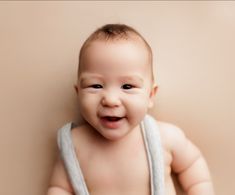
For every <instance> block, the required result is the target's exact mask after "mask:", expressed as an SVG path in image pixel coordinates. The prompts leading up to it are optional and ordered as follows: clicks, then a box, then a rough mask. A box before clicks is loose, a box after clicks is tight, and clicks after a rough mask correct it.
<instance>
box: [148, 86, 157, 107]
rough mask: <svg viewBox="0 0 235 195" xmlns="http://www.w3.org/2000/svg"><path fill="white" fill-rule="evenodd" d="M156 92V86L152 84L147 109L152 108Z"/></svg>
mask: <svg viewBox="0 0 235 195" xmlns="http://www.w3.org/2000/svg"><path fill="white" fill-rule="evenodd" d="M157 90H158V86H157V85H156V84H154V85H153V87H152V89H151V91H150V94H149V105H148V107H149V108H152V107H153V104H154V97H155V95H156V93H157Z"/></svg>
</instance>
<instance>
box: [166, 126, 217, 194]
mask: <svg viewBox="0 0 235 195" xmlns="http://www.w3.org/2000/svg"><path fill="white" fill-rule="evenodd" d="M171 134H172V135H171V136H170V139H171V151H172V157H173V160H172V169H173V171H174V172H175V173H176V174H177V175H178V179H179V182H180V184H181V185H182V187H183V189H184V191H185V192H186V194H187V195H202V194H206V195H214V190H213V186H212V182H211V178H210V173H209V170H208V167H207V164H206V161H205V159H204V158H203V156H202V154H201V152H200V151H199V149H198V148H197V147H196V146H195V145H194V144H193V143H192V142H191V141H190V140H188V139H187V138H186V137H185V135H184V133H183V132H182V131H181V130H180V129H178V128H174V131H171Z"/></svg>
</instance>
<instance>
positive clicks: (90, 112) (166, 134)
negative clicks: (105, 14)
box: [47, 24, 214, 195]
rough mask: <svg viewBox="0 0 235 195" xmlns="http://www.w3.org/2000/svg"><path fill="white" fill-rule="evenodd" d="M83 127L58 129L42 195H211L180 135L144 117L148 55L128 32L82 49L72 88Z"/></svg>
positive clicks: (150, 88)
mask: <svg viewBox="0 0 235 195" xmlns="http://www.w3.org/2000/svg"><path fill="white" fill-rule="evenodd" d="M75 90H76V92H77V95H78V102H79V110H80V112H81V115H82V118H83V119H84V121H85V122H84V124H82V125H80V126H74V124H72V123H68V124H67V125H65V126H64V127H63V128H61V129H60V131H59V134H58V144H59V148H60V151H61V155H60V157H59V158H58V160H57V163H56V165H55V167H54V171H53V174H52V178H51V182H50V187H49V189H48V193H47V195H71V194H76V195H89V194H91V195H150V194H151V195H175V194H176V192H175V187H174V184H173V180H172V177H171V175H172V173H175V174H176V175H177V178H178V180H179V183H180V184H181V186H182V189H183V190H184V191H185V193H186V194H187V195H214V192H213V187H212V182H211V178H210V174H209V170H208V167H207V164H206V162H205V160H204V158H203V156H202V154H201V153H200V151H199V150H198V148H197V147H196V146H195V145H194V144H193V143H192V142H191V141H190V140H188V139H187V137H186V136H185V135H184V133H183V132H182V130H180V129H179V128H178V127H176V126H174V125H172V124H168V123H165V122H160V121H156V120H155V119H153V118H152V117H151V116H149V115H148V114H147V112H148V109H149V108H151V107H152V106H153V100H154V96H155V94H156V92H157V86H156V84H155V82H154V74H153V66H152V51H151V48H150V46H149V44H148V43H147V42H146V41H145V39H144V38H143V37H142V36H141V35H140V34H139V33H138V32H137V31H136V30H135V29H133V28H131V27H129V26H127V25H123V24H108V25H105V26H103V27H101V28H99V29H98V30H96V31H95V32H94V33H93V34H91V35H90V37H89V38H88V39H87V40H86V41H85V43H84V44H83V46H82V48H81V51H80V56H79V69H78V81H77V84H76V85H75Z"/></svg>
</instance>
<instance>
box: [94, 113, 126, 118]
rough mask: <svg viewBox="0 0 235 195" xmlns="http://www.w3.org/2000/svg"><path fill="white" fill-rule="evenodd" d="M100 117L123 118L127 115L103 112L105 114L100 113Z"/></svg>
mask: <svg viewBox="0 0 235 195" xmlns="http://www.w3.org/2000/svg"><path fill="white" fill-rule="evenodd" d="M98 116H99V117H100V118H103V117H117V118H123V117H125V116H123V115H120V114H111V113H110V114H109V113H103V114H99V115H98Z"/></svg>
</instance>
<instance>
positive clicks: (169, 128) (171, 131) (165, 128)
mask: <svg viewBox="0 0 235 195" xmlns="http://www.w3.org/2000/svg"><path fill="white" fill-rule="evenodd" d="M156 122H157V125H158V128H159V131H160V133H161V136H162V139H167V140H169V141H177V140H182V139H183V140H184V139H185V138H186V136H185V134H184V132H183V130H182V129H181V128H180V127H178V126H176V125H174V124H172V123H168V122H163V121H156Z"/></svg>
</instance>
